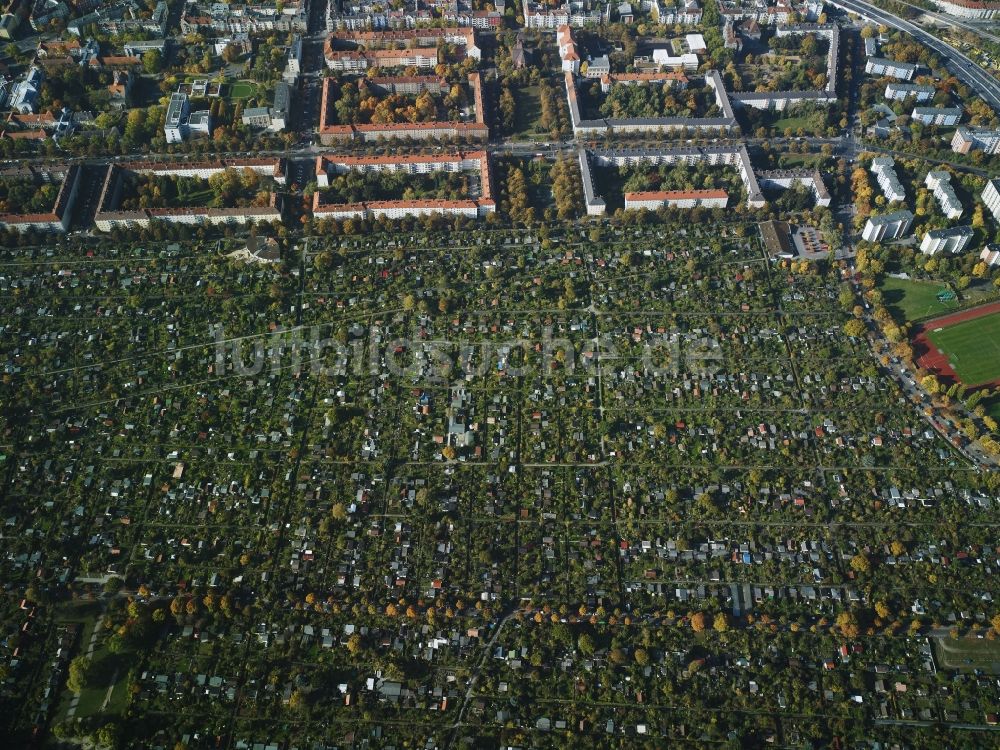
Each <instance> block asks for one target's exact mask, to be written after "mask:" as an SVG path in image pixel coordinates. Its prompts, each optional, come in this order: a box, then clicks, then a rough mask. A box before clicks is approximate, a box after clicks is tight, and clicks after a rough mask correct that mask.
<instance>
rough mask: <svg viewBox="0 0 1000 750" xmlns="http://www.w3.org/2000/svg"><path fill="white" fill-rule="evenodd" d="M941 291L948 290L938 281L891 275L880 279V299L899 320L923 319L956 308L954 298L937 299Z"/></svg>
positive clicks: (956, 304)
mask: <svg viewBox="0 0 1000 750" xmlns="http://www.w3.org/2000/svg"><path fill="white" fill-rule="evenodd" d="M943 291H948V286H947V285H946V284H944V283H943V282H940V281H914V280H912V279H897V278H893V277H891V276H886V277H885V278H884V279H883V280H882V301H883V302H884V303H885V305H886V307H888V308H889V312H891V313H892V314H893V315H894V316H895V318H896V319H897V320H899V321H900V322H904V321H907V320H909V321H914V320H923V319H924V318H929V317H931V316H934V315H943V314H944V313H946V312H949V311H951V310H954V309H956V308H957V307H958V302H957V301H956V300H950V301H943V302H942V301H940V300H938V295H939V294H941V292H943Z"/></svg>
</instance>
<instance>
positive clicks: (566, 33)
mask: <svg viewBox="0 0 1000 750" xmlns="http://www.w3.org/2000/svg"><path fill="white" fill-rule="evenodd" d="M556 44H557V45H558V47H559V59H560V60H561V61H562V69H563V71H564V72H566V73H572V74H573V75H576V74H577V73H579V72H580V53H579V52H577V50H576V42H575V41H573V30H572V29H571V28H570V27H569V25H568V24H563V25H562V26H560V27H559V28H558V29H557V30H556Z"/></svg>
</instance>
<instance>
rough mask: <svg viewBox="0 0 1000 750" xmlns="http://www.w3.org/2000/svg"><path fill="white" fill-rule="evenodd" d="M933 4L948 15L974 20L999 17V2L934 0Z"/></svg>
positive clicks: (987, 0)
mask: <svg viewBox="0 0 1000 750" xmlns="http://www.w3.org/2000/svg"><path fill="white" fill-rule="evenodd" d="M934 4H935V5H936V6H937V7H938V8H940V9H941V10H942V11H944V12H945V13H947V14H948V15H949V16H958V17H959V18H971V19H974V20H976V21H985V20H989V19H991V18H1000V3H998V2H989V0H986V1H985V2H984V1H983V0H934Z"/></svg>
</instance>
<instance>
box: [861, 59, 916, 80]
mask: <svg viewBox="0 0 1000 750" xmlns="http://www.w3.org/2000/svg"><path fill="white" fill-rule="evenodd" d="M918 69H919V66H918V65H914V64H912V63H904V62H896V61H895V60H887V59H886V58H884V57H869V58H868V59H866V60H865V73H867V74H868V75H871V76H879V77H885V78H896V79H898V80H900V81H909V80H911V79H912V78H913V76H915V75H916V74H917V70H918Z"/></svg>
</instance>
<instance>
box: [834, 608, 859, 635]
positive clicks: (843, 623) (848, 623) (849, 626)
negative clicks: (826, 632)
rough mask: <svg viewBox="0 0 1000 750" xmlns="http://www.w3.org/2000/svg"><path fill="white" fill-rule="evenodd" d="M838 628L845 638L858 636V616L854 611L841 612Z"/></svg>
mask: <svg viewBox="0 0 1000 750" xmlns="http://www.w3.org/2000/svg"><path fill="white" fill-rule="evenodd" d="M837 628H839V630H840V632H841V634H842V635H843V636H844V637H845V638H857V637H858V633H859V632H860V627H859V626H858V618H857V617H856V616H855V614H854V613H853V612H841V613H840V614H839V615H837Z"/></svg>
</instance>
